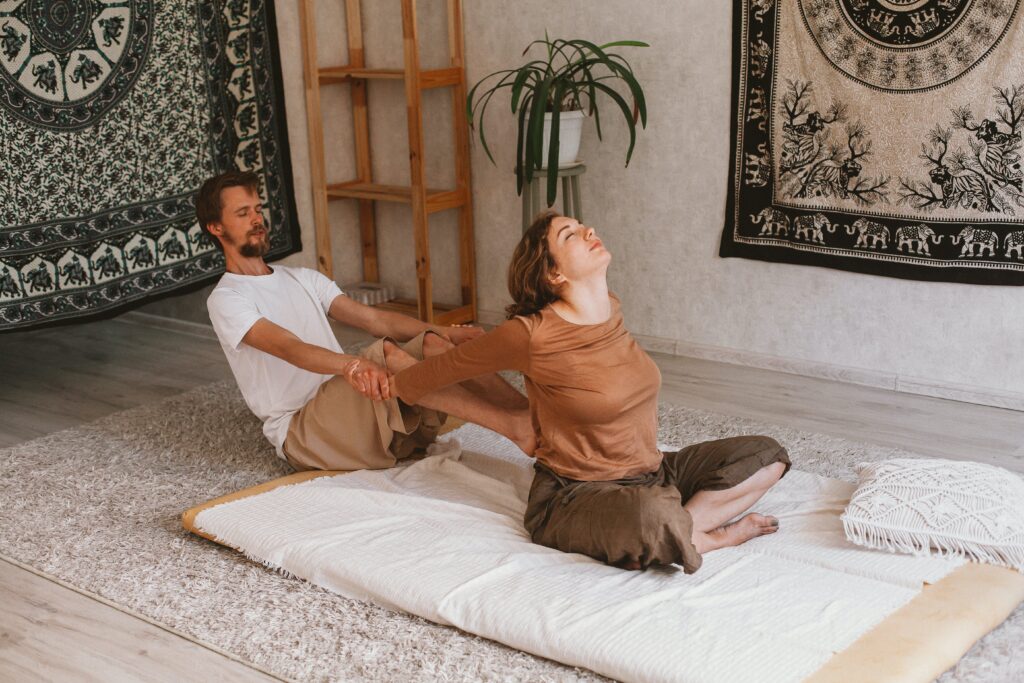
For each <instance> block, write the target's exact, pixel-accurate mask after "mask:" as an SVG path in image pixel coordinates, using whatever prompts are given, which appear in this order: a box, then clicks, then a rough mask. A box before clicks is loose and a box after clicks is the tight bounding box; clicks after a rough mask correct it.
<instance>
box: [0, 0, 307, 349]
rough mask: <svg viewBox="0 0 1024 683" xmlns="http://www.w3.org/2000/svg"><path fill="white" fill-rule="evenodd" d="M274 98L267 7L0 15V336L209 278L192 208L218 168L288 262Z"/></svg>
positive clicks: (214, 272)
mask: <svg viewBox="0 0 1024 683" xmlns="http://www.w3.org/2000/svg"><path fill="white" fill-rule="evenodd" d="M283 95H284V93H283V89H282V87H281V76H280V66H279V61H278V51H277V37H276V26H275V23H274V12H273V4H272V2H271V0H174V1H173V2H161V1H160V0H0V331H9V330H15V329H24V328H28V327H33V326H38V325H43V324H49V323H58V322H67V321H73V320H77V319H82V318H85V317H89V316H96V315H101V314H110V313H113V312H115V311H118V310H122V309H124V308H126V307H130V306H133V305H138V304H139V303H142V302H144V301H148V300H151V299H153V298H157V297H160V296H162V295H165V294H169V293H172V292H182V291H186V290H188V289H192V288H195V287H198V286H200V285H202V284H205V283H208V282H210V281H211V280H213V279H214V278H216V277H217V276H218V275H219V274H220V273H222V272H223V269H224V261H223V257H222V256H221V254H220V252H219V250H217V248H216V247H214V246H213V245H212V244H211V243H210V242H209V241H208V240H207V239H205V238H204V237H203V235H202V232H201V230H200V227H199V225H198V223H197V222H196V218H195V207H194V194H195V191H196V190H197V189H198V187H199V185H200V184H201V183H202V182H203V180H205V179H206V178H208V177H209V176H211V175H214V174H216V173H220V172H222V171H225V170H228V169H231V168H238V169H242V170H251V171H254V172H256V173H257V174H258V175H259V177H260V180H261V188H260V194H261V197H262V199H263V202H264V206H265V214H264V215H265V218H266V220H267V223H268V227H269V234H270V243H271V250H270V254H269V256H268V258H280V257H282V256H284V255H286V254H289V253H292V252H295V251H298V250H299V249H300V248H301V245H300V243H299V228H298V223H297V218H296V213H295V202H294V196H293V194H292V188H291V182H292V178H291V168H290V159H289V152H288V144H287V126H286V122H285V112H284V96H283Z"/></svg>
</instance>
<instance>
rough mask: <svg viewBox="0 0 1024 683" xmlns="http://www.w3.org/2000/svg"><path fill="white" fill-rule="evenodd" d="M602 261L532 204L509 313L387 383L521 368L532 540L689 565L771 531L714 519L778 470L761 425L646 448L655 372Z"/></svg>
mask: <svg viewBox="0 0 1024 683" xmlns="http://www.w3.org/2000/svg"><path fill="white" fill-rule="evenodd" d="M610 262H611V254H609V252H608V250H607V249H606V248H605V247H604V245H603V244H602V243H601V240H600V239H598V237H597V235H596V233H595V232H594V230H593V228H589V227H586V226H584V225H582V224H580V223H579V222H578V221H576V220H575V219H573V218H569V217H566V216H560V215H558V214H557V213H553V212H548V213H544V214H542V215H541V216H539V217H538V218H537V219H536V221H535V222H534V223H533V225H532V226H531V227H530V228H529V229H528V230H527V232H526V233H525V234H524V235H523V238H522V240H521V241H520V243H519V245H518V246H517V247H516V250H515V253H514V255H513V257H512V263H511V265H510V266H509V276H508V286H509V292H510V293H511V295H512V298H513V300H514V301H515V303H514V304H512V305H511V306H509V308H508V315H509V319H508V320H507V321H506V322H505V323H504V324H502V325H500V326H499V327H497V328H496V329H495V330H493V331H492V332H490V333H488V334H486V335H483V336H481V337H478V338H477V339H474V340H472V341H469V342H466V343H464V344H461V345H459V346H457V347H455V348H454V349H453V350H451V351H449V352H448V353H445V354H442V355H439V356H435V357H433V358H428V359H427V360H425V361H423V362H422V363H418V364H416V365H413V366H411V367H409V368H407V369H405V370H402V371H401V372H399V373H397V374H396V375H395V376H394V377H393V378H392V380H391V390H392V393H396V394H397V395H398V396H399V398H401V399H402V400H403V401H405V402H406V403H416V402H419V401H420V399H421V397H422V396H424V395H425V394H428V393H430V392H431V391H434V390H436V389H439V388H441V387H443V386H447V385H449V384H452V383H455V382H461V381H463V380H466V379H469V378H472V377H476V376H479V375H484V374H488V373H493V372H495V371H497V370H503V369H507V370H518V371H520V372H522V373H523V374H524V375H525V377H526V390H527V396H528V398H529V403H530V412H531V417H532V421H533V426H534V433H535V437H536V444H535V446H534V447H533V449H532V450H533V452H532V455H534V456H535V457H536V459H537V463H536V465H535V470H536V474H535V476H534V480H533V485H532V487H531V488H530V497H529V502H528V504H527V509H526V518H525V524H526V528H527V530H528V531H529V532H530V534H531V537H532V539H533V541H534V542H535V543H539V544H541V545H545V546H549V547H552V548H557V549H559V550H562V551H565V552H577V553H583V554H585V555H589V556H591V557H594V558H596V559H598V560H601V561H603V562H607V563H608V564H612V565H616V566H620V567H623V568H628V569H642V568H646V567H648V566H650V565H652V564H681V565H682V566H683V568H684V570H685V571H686V572H687V573H692V572H694V571H696V570H697V569H698V568H699V567H700V564H701V555H702V554H703V553H705V552H708V551H710V550H715V549H717V548H723V547H726V546H733V545H738V544H740V543H743V542H745V541H748V540H750V539H751V538H754V537H756V536H760V535H762V534H769V533H773V532H774V531H776V530H777V529H778V520H776V519H775V518H773V517H768V516H764V515H759V514H756V513H752V514H748V515H746V516H744V517H743V518H742V519H740V520H738V521H736V522H733V523H731V524H727V523H728V522H729V520H731V519H733V518H734V517H736V516H737V515H739V514H740V513H741V512H743V511H745V510H747V509H748V508H749V507H750V506H751V505H753V504H754V503H755V502H756V501H757V500H758V499H760V498H761V496H762V495H763V494H764V493H765V491H767V490H768V489H769V488H770V487H771V486H772V485H773V484H774V483H775V482H777V481H778V480H779V479H780V478H781V477H782V475H783V474H785V472H786V471H787V470H788V469H789V465H790V462H789V457H788V455H787V454H786V451H785V449H784V448H782V447H781V446H780V445H779V444H778V443H777V442H776V441H774V440H773V439H770V438H768V437H763V436H752V437H737V438H732V439H722V440H719V441H711V442H707V443H700V444H695V445H692V446H688V447H686V448H684V449H682V450H681V451H677V452H675V453H665V454H662V453H661V452H659V451H658V448H657V441H656V437H657V405H658V389H659V387H660V385H661V374H660V372H659V371H658V368H657V366H656V365H655V364H654V362H653V361H652V360H651V359H650V357H649V356H648V355H647V354H646V353H644V351H643V350H642V349H641V348H640V347H639V346H638V345H637V343H636V341H635V340H634V339H633V338H632V337H631V336H630V334H629V333H628V332H627V331H626V329H625V327H624V326H623V321H622V312H621V310H620V308H619V300H618V298H617V297H615V295H613V294H610V293H609V292H608V283H607V279H606V274H607V271H608V264H609V263H610ZM532 445H533V444H528V446H532ZM529 451H530V449H529V448H527V452H529Z"/></svg>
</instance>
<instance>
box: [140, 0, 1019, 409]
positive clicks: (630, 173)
mask: <svg viewBox="0 0 1024 683" xmlns="http://www.w3.org/2000/svg"><path fill="white" fill-rule="evenodd" d="M292 4H293V3H291V2H278V3H277V6H278V25H279V30H280V39H281V46H282V55H281V58H282V67H283V70H284V74H285V87H286V90H287V104H288V118H289V138H290V142H291V147H292V158H293V167H294V173H295V195H296V201H297V204H298V206H299V212H300V220H301V222H302V225H303V242H304V244H306V245H307V247H306V250H305V251H304V252H303V253H302V254H298V255H295V256H293V257H291V258H289V259H288V261H287V262H289V263H295V264H302V265H312V264H313V263H314V259H313V256H312V253H311V252H312V246H313V244H314V240H313V236H312V229H313V221H312V209H311V200H310V185H309V165H308V148H307V142H306V114H305V101H304V96H303V84H302V68H301V52H300V42H299V33H298V16H297V13H296V12H295V10H294V9H292ZM318 4H319V5H320V10H319V11H320V16H319V17H318V19H319V35H320V43H321V48H322V50H321V63H322V64H325V65H326V64H331V63H335V64H336V63H343V62H344V61H345V57H344V49H345V44H344V42H345V41H344V23H343V17H342V16H341V15H340V14H339V13H338V12H336V11H334V12H332V11H331V6H334V5H339V6H340V5H341V4H342V3H341V2H340V0H322V1H321V2H319V3H318ZM443 4H444V3H443V2H441V1H440V0H420V6H421V14H422V17H421V19H422V20H421V32H422V33H423V36H424V40H425V41H426V42H430V43H431V44H432V45H433V47H431V48H430V49H429V50H428V51H426V52H425V53H424V62H425V63H426V65H428V66H429V65H430V64H437V63H439V62H440V60H441V59H443V57H444V51H443V50H439V49H438V48H439V47H440V46H442V45H443V43H444V41H445V37H444V25H443V19H442V16H441V12H439V11H438V10H440V9H441V7H442V6H443ZM363 5H364V8H365V9H364V12H365V13H366V16H365V17H364V20H365V21H364V23H365V24H366V28H367V45H368V60H369V64H370V65H371V66H396V67H397V66H400V64H401V44H400V41H399V40H398V36H399V35H400V28H399V26H400V25H399V16H398V10H397V5H398V3H397V1H392V0H389V1H388V2H384V1H382V0H373V1H372V2H371V1H368V0H364V2H363ZM731 5H732V3H731V2H728V1H727V0H712V1H708V0H681V1H680V0H647V1H646V2H642V3H636V2H629V1H627V0H602V1H601V2H600V3H598V2H593V1H590V2H584V1H583V0H575V1H572V2H570V1H568V0H563V1H562V2H550V0H521V1H520V2H517V3H515V4H514V5H513V4H511V3H508V2H504V1H499V0H465V12H464V13H465V26H466V51H467V63H468V66H469V77H470V82H471V83H472V82H475V81H476V80H477V79H479V78H480V77H482V76H484V75H486V74H487V73H490V72H492V71H494V70H497V69H500V68H507V67H509V66H515V65H517V64H518V63H519V62H520V53H521V51H522V49H523V47H525V45H526V44H527V43H528V42H529V41H530V40H532V39H534V38H537V37H540V36H542V35H543V33H544V31H545V29H546V30H547V31H548V32H549V33H550V34H551V35H552V36H564V37H585V38H588V39H592V40H594V41H597V42H603V41H609V40H615V39H623V38H631V39H641V40H645V41H647V42H649V43H650V44H651V45H652V47H651V48H648V49H646V50H637V51H635V52H634V54H633V55H632V59H631V62H632V64H633V67H634V70H635V71H636V73H637V75H638V77H639V79H640V80H641V82H642V84H643V85H644V89H645V92H646V93H647V96H648V98H649V110H650V119H649V125H648V130H647V131H645V132H642V133H641V134H640V138H639V140H638V143H637V147H636V152H635V154H634V157H633V161H632V163H631V164H630V167H629V168H624V167H623V162H624V159H625V149H626V138H625V130H624V128H623V126H621V125H608V126H607V130H606V131H605V133H606V135H605V141H604V143H601V144H599V143H598V141H597V140H596V135H594V131H593V130H592V129H590V130H585V132H584V141H583V145H582V149H581V157H582V158H584V159H585V161H586V163H587V167H588V172H587V174H586V176H585V177H584V181H583V195H584V208H585V219H586V221H587V222H588V223H590V224H592V225H594V226H595V227H596V228H597V229H598V230H599V231H600V232H601V234H602V236H603V238H604V240H605V242H606V244H607V245H608V247H609V249H610V250H611V251H612V253H613V254H614V262H613V265H612V269H611V272H610V280H611V284H612V287H613V289H614V290H615V291H616V292H617V293H618V294H619V295H620V296H621V297H622V299H623V302H624V307H625V311H626V317H627V323H628V325H629V327H630V329H631V330H633V331H634V332H635V333H637V334H640V335H646V336H649V337H656V338H660V339H662V340H676V341H678V342H682V344H680V345H678V348H680V349H683V348H691V347H694V346H695V345H696V346H702V347H708V348H715V349H727V350H735V351H739V352H741V353H740V355H741V356H742V355H744V354H746V355H747V356H749V357H754V356H757V357H767V356H773V357H778V358H780V359H789V360H791V361H794V362H796V363H797V366H798V367H803V366H807V367H810V366H812V365H813V364H815V363H819V364H831V365H839V366H846V367H848V368H860V369H864V370H868V371H871V372H874V373H885V374H889V375H893V376H899V377H901V378H904V380H905V381H906V382H907V383H913V382H914V381H916V380H921V381H924V382H926V383H928V382H931V383H937V384H955V385H965V386H968V387H972V388H976V389H978V390H981V391H985V390H993V391H994V392H996V393H998V392H1014V393H1015V392H1020V391H1021V388H1022V387H1021V384H1022V380H1024V353H1021V352H1020V351H1019V348H1020V340H1021V339H1022V338H1024V316H1022V315H1020V311H1021V307H1020V305H1019V303H1018V302H1019V300H1020V296H1021V292H1022V290H1021V289H1017V288H1009V287H980V286H968V285H953V284H934V283H924V282H912V281H904V280H897V279H890V278H881V277H873V276H866V275H857V274H851V273H845V272H840V271H832V270H826V269H820V268H808V267H802V266H791V265H781V264H771V263H763V262H756V261H748V260H741V259H721V258H719V257H718V256H717V249H718V242H719V238H720V235H721V230H722V225H723V220H724V206H725V191H726V185H727V175H728V159H727V157H728V153H729V150H728V145H729V125H728V121H729V98H730V92H729V89H730V75H729V69H730V61H731V41H732V17H731ZM328 46H330V47H331V48H332V49H333V51H334V52H333V54H330V55H328V54H326V53H327V51H328ZM430 95H431V97H430V98H428V101H427V105H426V106H427V112H426V115H425V130H426V131H427V138H428V140H429V141H430V142H431V143H432V144H431V147H430V149H429V150H428V158H427V162H428V168H429V174H430V175H432V176H433V177H440V178H441V179H442V181H445V180H446V179H448V178H450V177H451V175H450V165H451V164H450V156H448V152H447V150H448V149H450V141H451V132H450V124H449V123H448V121H449V119H448V109H449V107H448V100H447V98H446V97H444V96H443V94H441V93H430ZM370 97H371V103H370V106H371V126H372V128H373V130H372V136H373V151H374V154H375V160H374V161H375V173H376V174H377V176H378V179H379V180H380V181H382V182H395V183H401V182H407V180H408V170H407V167H406V164H405V149H404V145H405V117H404V106H403V104H402V100H401V91H400V86H395V85H394V84H374V85H373V86H372V88H371V94H370ZM496 101H497V100H496ZM324 102H325V110H327V112H328V115H327V118H328V121H327V133H328V138H329V139H330V140H332V141H333V144H332V145H331V150H330V152H329V155H328V168H329V171H330V173H331V178H332V179H336V180H342V179H346V178H351V177H353V175H354V166H353V159H352V152H351V150H352V133H351V120H350V118H349V116H348V106H347V104H348V103H347V94H346V93H345V88H344V87H338V88H336V92H334V93H332V94H329V95H327V96H326V97H325V100H324ZM505 107H507V100H506V101H505V102H503V103H502V106H495V107H492V112H491V116H490V120H489V122H488V130H489V133H490V134H489V137H488V139H489V140H490V141H491V142H492V143H493V144H492V149H493V150H494V151H495V155H496V158H497V161H498V164H497V166H494V165H492V164H491V163H490V162H489V161H488V160H487V158H486V156H485V155H484V153H483V150H482V149H481V148H480V146H479V144H476V145H475V146H474V149H473V159H472V161H473V183H474V192H473V197H474V202H475V212H476V231H477V232H476V234H477V245H476V250H477V261H478V273H479V278H478V288H479V297H480V299H479V300H480V308H481V309H482V311H483V312H484V314H485V315H486V314H487V313H488V312H490V314H491V315H492V316H494V315H496V314H497V312H498V311H500V309H501V308H502V307H503V306H504V304H505V303H506V300H507V295H506V294H505V287H504V270H505V267H506V265H507V260H508V256H509V255H510V253H511V251H512V248H513V246H514V244H515V242H516V239H517V235H518V232H519V225H520V204H519V199H518V197H517V196H516V194H515V185H514V177H513V176H512V174H511V168H512V165H513V154H514V153H513V145H514V142H515V138H514V129H513V122H512V119H511V116H510V115H508V114H507V111H508V110H507V108H505ZM439 184H443V182H442V183H439ZM331 211H332V221H333V225H334V250H333V251H334V260H335V267H336V274H337V279H338V280H339V282H342V283H344V282H346V281H350V280H355V279H359V277H360V272H359V260H358V255H357V248H358V241H357V237H356V235H357V232H356V231H357V225H356V219H355V212H354V207H353V206H351V205H344V204H335V205H333V206H332V209H331ZM378 221H379V223H380V242H381V257H382V271H383V276H384V278H385V279H386V280H389V281H393V282H397V283H399V284H400V285H401V287H402V289H403V290H404V291H405V293H407V294H412V293H413V292H414V291H415V290H414V280H413V278H412V260H413V258H412V249H411V244H412V239H411V234H410V232H409V226H408V222H409V216H408V211H407V210H405V209H404V207H400V208H393V207H389V208H386V209H384V210H381V211H379V212H378ZM431 228H432V234H431V238H432V240H433V241H434V244H435V249H434V253H433V259H434V264H435V269H436V271H437V272H438V277H439V283H438V291H439V297H445V296H448V297H449V298H451V299H454V298H455V297H456V294H455V292H456V289H455V279H454V271H455V268H454V264H455V261H454V259H453V257H452V256H451V254H452V253H453V251H454V244H455V242H454V234H455V230H454V223H453V222H452V221H451V218H450V217H445V220H435V221H433V222H432V224H431ZM446 266H447V267H446ZM157 305H160V304H157ZM164 305H165V306H167V305H170V304H164ZM668 343H671V342H668ZM801 364H803V365H801ZM780 400H781V397H780Z"/></svg>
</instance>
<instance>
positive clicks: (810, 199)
mask: <svg viewBox="0 0 1024 683" xmlns="http://www.w3.org/2000/svg"><path fill="white" fill-rule="evenodd" d="M1022 3H1024V0H735V5H734V48H733V54H734V57H733V119H732V126H733V133H734V135H733V140H734V146H733V147H732V150H731V154H732V176H731V178H730V188H729V201H728V206H727V216H726V225H725V230H724V234H723V237H722V248H721V254H722V256H741V257H745V258H754V259H763V260H768V261H782V262H787V263H800V264H806V265H816V266H827V267H830V268H840V269H844V270H853V271H859V272H862V273H873V274H876V275H888V276H892V277H902V278H913V279H920V280H943V281H951V282H966V283H977V284H1002V285H1021V284H1024V187H1022V180H1024V174H1022V171H1021V154H1022V146H1021V133H1022V130H1024V57H1022V55H1024V25H1022V20H1021V13H1022V8H1021V5H1022Z"/></svg>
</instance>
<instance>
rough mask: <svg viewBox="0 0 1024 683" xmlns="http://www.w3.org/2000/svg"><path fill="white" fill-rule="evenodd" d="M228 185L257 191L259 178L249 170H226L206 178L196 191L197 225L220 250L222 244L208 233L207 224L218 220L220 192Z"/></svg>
mask: <svg viewBox="0 0 1024 683" xmlns="http://www.w3.org/2000/svg"><path fill="white" fill-rule="evenodd" d="M229 187H245V188H248V189H250V190H252V191H253V192H256V193H258V192H259V188H260V178H259V176H258V175H256V174H255V173H252V172H251V171H226V172H224V173H221V174H220V175H215V176H213V177H212V178H210V179H209V180H207V181H206V182H205V183H203V186H202V187H200V188H199V192H197V193H196V218H198V219H199V226H200V227H201V228H202V229H203V234H205V235H206V237H207V238H208V239H209V240H211V241H212V242H213V243H214V244H215V245H216V246H217V248H218V249H220V250H221V251H223V250H224V245H222V244H221V243H220V240H219V239H217V238H216V237H215V236H214V235H212V234H211V233H210V231H209V228H208V226H209V225H210V224H211V223H219V222H220V217H221V212H222V210H223V208H224V207H223V206H222V204H221V201H220V193H221V192H223V191H224V190H225V189H227V188H229Z"/></svg>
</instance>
